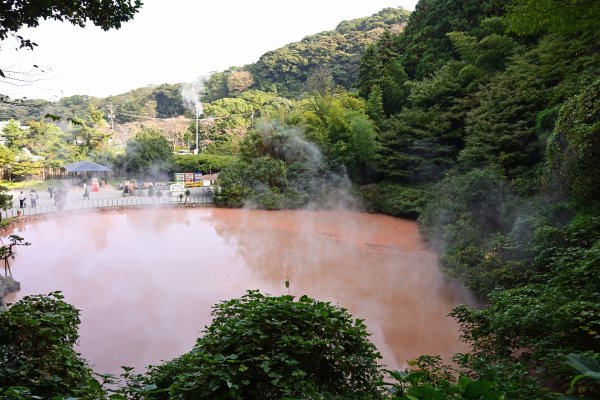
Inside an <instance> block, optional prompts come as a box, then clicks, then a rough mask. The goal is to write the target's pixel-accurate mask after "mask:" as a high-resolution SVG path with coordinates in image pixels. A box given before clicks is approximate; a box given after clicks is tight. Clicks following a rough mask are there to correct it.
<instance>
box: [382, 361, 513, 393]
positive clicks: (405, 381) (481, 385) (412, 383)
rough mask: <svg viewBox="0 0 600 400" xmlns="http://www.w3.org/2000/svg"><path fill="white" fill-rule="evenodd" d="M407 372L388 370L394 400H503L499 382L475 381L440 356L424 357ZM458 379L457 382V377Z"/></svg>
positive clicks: (413, 363) (388, 388)
mask: <svg viewBox="0 0 600 400" xmlns="http://www.w3.org/2000/svg"><path fill="white" fill-rule="evenodd" d="M409 364H410V369H409V370H407V371H388V374H389V375H390V378H391V380H392V381H393V382H390V383H387V384H386V386H387V390H388V391H389V392H391V393H392V395H391V396H390V399H391V400H451V399H457V400H504V398H505V397H504V394H502V392H500V391H498V390H497V389H496V387H497V385H498V384H497V383H496V382H493V381H486V380H473V379H471V378H470V377H468V376H466V375H462V376H459V371H457V370H455V369H454V368H452V367H449V366H447V365H444V364H443V363H442V361H441V359H440V358H439V357H431V356H421V357H419V358H418V359H417V360H413V361H411V362H409ZM457 376H458V379H457V378H456V377H457Z"/></svg>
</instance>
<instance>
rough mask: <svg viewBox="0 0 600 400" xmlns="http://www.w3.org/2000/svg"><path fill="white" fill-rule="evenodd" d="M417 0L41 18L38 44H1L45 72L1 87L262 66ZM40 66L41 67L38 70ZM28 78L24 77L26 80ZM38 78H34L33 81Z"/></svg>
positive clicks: (189, 4) (39, 91) (111, 87)
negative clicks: (97, 18) (286, 50)
mask: <svg viewBox="0 0 600 400" xmlns="http://www.w3.org/2000/svg"><path fill="white" fill-rule="evenodd" d="M416 2H417V0H369V1H363V0H360V1H358V0H350V1H348V0H305V1H302V2H297V1H282V0H278V1H277V0H255V1H248V0H222V1H208V2H204V1H198V0H170V1H161V0H144V3H145V4H144V5H143V6H142V9H141V11H140V12H139V13H138V14H137V15H136V16H135V18H134V19H133V21H130V22H127V23H124V24H123V26H122V27H121V29H119V30H110V31H108V32H104V31H102V30H101V29H99V28H96V27H94V26H88V27H87V28H85V29H82V28H78V27H74V26H72V25H70V24H69V23H65V22H63V23H61V22H55V21H42V22H41V23H40V26H39V27H37V28H32V29H25V30H22V31H21V32H20V34H22V35H23V36H25V37H26V38H29V39H32V40H33V41H34V42H36V43H37V44H38V45H39V46H38V47H36V48H35V50H33V51H29V50H20V51H14V50H13V48H14V47H15V46H14V43H13V42H12V41H10V40H7V41H4V42H0V46H1V49H0V68H2V69H3V70H11V71H15V70H16V71H22V72H28V71H31V70H33V71H39V70H43V71H44V73H41V74H40V73H38V72H35V74H36V75H35V76H32V75H31V74H27V76H28V77H29V79H30V80H32V81H33V82H31V83H25V84H24V85H23V86H15V85H7V84H6V83H4V82H1V83H0V93H2V94H4V95H9V96H10V97H12V98H22V97H26V98H44V99H47V100H58V99H60V98H61V97H65V96H71V95H74V94H85V95H92V96H98V97H105V96H109V95H116V94H120V93H124V92H126V91H128V90H131V89H135V88H138V87H143V86H147V85H153V84H161V83H183V82H192V81H195V80H196V79H197V78H198V77H199V76H201V75H207V74H208V73H210V72H212V71H222V70H225V69H227V68H229V67H231V66H243V65H246V64H251V63H253V62H256V61H257V60H258V58H259V57H260V56H261V55H262V54H264V53H265V52H267V51H270V50H275V49H277V48H279V47H282V46H284V45H285V44H288V43H291V42H296V41H299V40H301V39H302V38H303V37H305V36H308V35H312V34H315V33H319V32H321V31H326V30H333V29H335V27H336V26H337V24H338V23H340V22H341V21H344V20H349V19H354V18H360V17H366V16H370V15H372V14H374V13H377V12H379V11H380V10H381V9H383V8H386V7H399V6H401V7H404V8H405V9H407V10H414V7H415V4H416ZM34 64H35V65H38V66H39V68H38V69H36V68H34V67H32V66H33V65H34ZM27 76H25V77H24V78H25V79H28V78H27ZM31 78H33V79H31Z"/></svg>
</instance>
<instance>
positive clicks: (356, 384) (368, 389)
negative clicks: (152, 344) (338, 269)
mask: <svg viewBox="0 0 600 400" xmlns="http://www.w3.org/2000/svg"><path fill="white" fill-rule="evenodd" d="M212 317H213V321H212V323H211V325H210V326H208V327H207V328H206V330H205V332H204V334H203V336H202V337H200V338H199V339H198V340H197V342H196V346H195V347H194V349H193V350H192V351H190V352H189V353H187V354H184V355H183V356H181V357H179V358H176V359H174V360H172V361H169V362H167V363H164V364H162V365H159V366H156V367H152V368H151V369H150V370H149V373H148V374H147V377H146V378H145V379H146V380H147V382H148V383H153V384H156V385H157V386H158V388H160V389H162V388H164V389H168V394H167V393H164V394H157V395H156V396H152V395H151V396H149V398H151V399H152V398H156V399H160V398H163V399H167V398H181V399H197V398H205V397H208V398H212V399H246V398H253V399H280V398H323V397H325V398H344V399H375V398H380V395H379V393H378V390H377V388H376V382H377V381H378V380H379V379H380V372H379V367H378V366H377V364H376V361H377V359H378V358H379V357H380V356H379V354H378V353H377V352H376V350H375V346H374V345H373V344H372V343H371V342H369V341H368V340H367V337H368V334H367V332H366V327H365V325H364V323H363V322H362V321H361V320H354V319H352V317H351V316H350V314H348V312H347V311H346V310H345V309H342V308H340V307H338V306H334V305H332V304H330V303H324V302H320V301H316V300H313V299H311V298H309V297H307V296H302V297H300V298H299V299H298V300H295V299H294V297H293V296H280V297H270V296H265V295H263V294H261V293H259V292H258V291H249V292H247V293H246V295H244V296H242V297H241V298H239V299H233V300H228V301H224V302H221V303H219V304H217V305H215V306H214V308H213V312H212Z"/></svg>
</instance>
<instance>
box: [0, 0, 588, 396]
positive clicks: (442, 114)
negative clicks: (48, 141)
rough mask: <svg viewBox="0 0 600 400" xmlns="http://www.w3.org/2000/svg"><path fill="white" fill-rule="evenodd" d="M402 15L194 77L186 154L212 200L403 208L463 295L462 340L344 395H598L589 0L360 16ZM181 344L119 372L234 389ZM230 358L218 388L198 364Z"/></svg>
mask: <svg viewBox="0 0 600 400" xmlns="http://www.w3.org/2000/svg"><path fill="white" fill-rule="evenodd" d="M404 17H405V14H404V12H402V11H401V10H384V11H382V13H380V14H378V16H376V17H375V19H373V17H372V18H371V19H365V20H357V21H351V22H346V23H342V24H340V25H339V26H338V28H337V29H336V30H335V31H333V32H327V33H322V34H318V35H314V36H310V37H308V38H305V39H304V40H303V41H302V42H299V43H296V44H292V45H289V46H286V47H284V48H282V49H279V50H275V51H273V52H269V53H267V54H265V55H264V56H263V57H261V59H260V60H259V62H257V63H256V64H253V65H251V66H247V67H244V68H232V69H230V70H228V71H225V72H223V73H220V74H215V75H213V77H212V78H211V79H210V80H209V81H208V83H207V86H206V91H205V92H204V93H202V94H203V95H204V96H205V98H206V99H207V100H209V103H208V104H206V107H205V110H204V112H205V115H204V116H205V118H203V119H202V126H201V129H200V131H201V133H202V140H201V150H202V152H201V154H200V155H198V156H189V157H188V158H186V159H185V163H186V164H185V165H186V168H189V169H200V168H204V167H205V166H206V160H207V158H206V157H212V158H213V159H214V160H217V159H218V160H220V163H219V168H218V169H219V170H220V177H219V194H218V195H217V196H216V198H215V200H216V202H217V203H218V204H219V205H220V206H225V207H239V206H243V205H246V206H251V207H257V208H263V209H282V208H302V207H309V208H327V207H338V206H339V205H340V204H342V205H344V206H352V207H362V209H364V210H367V211H370V212H381V213H385V214H389V215H393V216H400V217H410V218H418V221H419V224H420V227H421V230H422V232H423V234H424V235H425V237H426V238H427V240H428V241H429V242H430V244H431V246H432V247H434V248H436V249H437V250H438V251H439V254H440V265H441V268H442V269H443V270H444V272H445V273H446V274H447V276H448V277H449V279H455V280H456V281H458V282H460V284H462V285H463V286H465V287H466V288H468V289H470V290H471V291H472V293H473V294H474V296H476V297H477V299H478V301H479V304H480V307H479V308H470V307H466V306H459V307H457V308H456V309H454V310H453V311H452V314H451V315H452V317H454V318H455V319H456V320H457V321H458V323H459V325H460V329H461V334H462V337H463V339H464V340H465V341H466V342H467V343H469V344H470V345H471V350H470V351H469V352H468V353H465V354H457V355H456V356H455V358H454V360H453V363H452V364H451V365H448V364H444V363H443V362H442V361H441V360H439V359H438V358H436V357H425V356H424V357H422V358H421V359H419V360H418V361H417V362H415V363H413V364H412V365H411V368H410V369H411V373H410V374H407V375H403V374H393V375H392V376H391V377H390V380H392V381H393V382H396V384H395V386H394V391H393V394H390V393H387V392H386V393H385V394H382V393H372V392H369V393H368V394H364V393H362V392H361V393H362V394H361V395H363V396H362V397H360V396H359V395H358V394H357V396H356V398H392V399H409V398H410V399H476V398H480V399H503V398H506V399H524V400H525V399H559V398H563V399H565V398H577V399H584V398H587V399H594V398H599V397H600V379H599V376H600V375H599V374H600V294H599V293H600V274H599V273H598V272H599V270H600V29H599V25H598V21H600V2H598V1H585V0H581V1H579V0H575V1H563V0H480V1H471V0H468V1H463V2H455V1H454V2H453V1H449V0H421V1H420V2H419V4H418V5H417V8H416V10H415V11H414V12H413V13H412V14H411V15H410V17H409V18H408V21H407V22H406V26H405V28H404V30H403V31H402V32H400V31H399V30H396V29H387V30H385V29H382V28H381V27H380V25H381V24H383V23H386V24H387V25H388V26H390V24H391V26H393V25H395V24H397V25H398V26H400V25H402V24H403V23H404V19H403V18H404ZM374 33H377V35H379V36H378V39H377V40H376V41H375V42H372V43H371V44H370V45H368V46H367V47H366V50H365V51H364V52H362V50H361V48H360V47H361V46H362V45H363V44H367V43H368V41H367V38H369V37H370V38H373V36H372V35H373V34H374ZM357 44H360V45H361V46H357V47H355V46H356V45H357ZM334 50H335V51H334ZM339 50H341V52H339ZM307 54H316V55H317V58H310V60H309V57H308V55H307ZM359 55H362V56H361V58H360V60H358V58H357V57H358V56H359ZM317 66H320V67H317ZM170 93H171V94H170V95H169V94H166V93H165V96H166V97H167V98H175V97H176V95H175V94H173V92H170ZM155 100H156V98H155ZM113 101H114V104H115V105H116V104H119V103H118V101H117V99H113ZM156 101H158V100H156ZM123 104H128V103H127V102H124V103H123ZM167 104H175V103H171V102H168V103H167ZM127 107H130V106H127ZM150 108H152V107H150ZM158 108H159V107H158V103H157V105H156V108H155V112H158V111H157V110H158ZM161 109H162V108H161ZM165 109H168V110H171V109H176V107H175V106H174V105H173V107H171V106H168V107H167V106H165ZM144 112H145V111H144V106H141V109H139V110H137V109H136V110H131V113H130V114H132V115H140V114H143V113H144ZM165 113H166V114H167V112H166V111H165ZM124 115H128V114H126V113H124ZM13 128H14V127H13ZM11 129H12V128H11ZM140 140H141V139H140ZM175 162H176V163H183V161H182V160H181V159H180V160H175ZM179 165H183V164H179ZM137 172H139V173H143V172H144V171H143V170H142V171H137ZM350 194H352V195H350ZM356 199H358V200H356ZM356 201H358V203H359V204H358V205H357V203H356ZM250 297H251V296H250ZM246 300H248V299H246ZM248 301H249V300H248ZM255 304H257V303H255ZM235 305H236V303H235V302H234V304H232V306H235ZM257 307H258V306H257ZM261 309H262V308H261ZM236 310H237V309H236ZM414 313H415V315H418V313H419V310H418V309H417V310H414ZM244 315H245V314H244ZM244 315H242V317H243V316H244ZM238 317H239V315H238ZM411 317H412V316H406V315H402V316H400V315H399V316H398V318H406V319H408V320H410V318H411ZM242 319H243V318H242ZM221 322H222V323H223V326H224V327H225V326H226V327H227V329H231V330H228V331H227V332H228V334H229V333H230V332H233V331H235V329H237V328H236V326H234V325H235V324H233V325H231V326H229V325H228V324H226V323H225V322H226V321H221ZM215 329H216V328H215ZM238 333H239V332H238ZM0 334H1V331H0ZM216 334H217V333H215V335H216ZM0 337H1V336H0ZM226 337H227V340H230V338H231V337H230V336H227V335H226ZM219 342H220V340H219V338H218V337H217V336H215V337H213V336H210V337H209V338H208V339H206V341H203V340H199V342H198V346H200V347H199V348H202V349H204V347H202V346H208V347H207V348H211V349H212V348H213V347H211V346H216V344H218V343H219ZM311 343H312V342H311ZM0 347H1V342H0ZM215 348H216V347H215ZM290 351H292V350H290ZM198 354H199V353H198V352H197V351H194V352H191V353H188V354H186V355H184V356H182V357H180V358H178V359H176V360H173V361H171V362H168V363H165V364H164V365H162V366H158V367H156V368H154V369H153V370H152V373H150V374H148V375H145V376H142V377H138V379H140V381H136V383H138V384H140V382H142V384H143V385H149V386H148V387H153V388H156V387H158V389H159V392H158V393H157V394H156V395H148V397H147V398H168V396H167V395H166V393H167V391H168V390H171V391H172V393H175V394H176V395H178V396H180V397H181V398H186V397H185V393H188V394H189V393H208V392H207V390H208V389H207V385H208V383H207V380H206V379H209V378H208V377H210V379H213V380H211V381H210V382H217V383H214V385H216V386H215V388H216V389H215V390H217V389H218V390H223V392H222V393H224V394H223V397H222V398H229V397H227V396H231V398H244V393H247V392H243V386H244V385H250V384H249V383H244V382H246V381H245V380H244V377H243V376H241V377H240V376H239V374H238V371H234V372H231V371H230V369H229V366H230V364H231V363H233V362H234V361H231V362H229V363H226V362H225V361H224V356H223V355H222V354H220V353H219V354H217V356H215V358H214V359H213V358H206V359H205V360H204V361H202V360H199V356H198ZM207 357H209V356H207ZM211 357H212V356H211ZM219 357H220V358H219ZM236 357H237V355H236ZM282 357H283V358H282V359H287V358H285V356H282ZM203 362H204V364H203ZM223 365H225V367H223ZM213 367H214V368H213ZM23 368H24V371H25V370H26V368H25V367H23ZM220 368H223V369H220ZM230 373H231V374H233V375H235V377H236V378H235V379H238V381H235V382H234V381H226V383H227V385H228V387H227V388H225V383H224V382H225V381H220V380H219V379H220V378H216V377H222V376H225V375H226V376H227V377H230V376H232V375H229V374H230ZM274 373H275V372H274ZM302 373H303V372H302V371H301V372H297V374H299V375H297V377H298V379H300V380H302V377H303V376H304V375H302ZM23 374H26V373H25V372H23ZM15 376H16V375H15ZM459 376H462V378H460V379H459V378H458V377H459ZM181 377H183V378H181ZM278 382H279V381H278ZM11 383H12V384H15V385H16V384H21V383H22V382H21V381H19V380H18V379H17V380H15V381H14V382H13V381H11ZM271 383H272V382H271ZM305 383H306V382H305V381H302V384H305ZM473 383H475V384H473ZM211 384H212V383H211ZM230 384H231V385H230ZM260 384H261V385H266V386H264V387H270V386H269V383H268V382H261V383H260ZM140 385H141V384H140ZM143 385H142V386H143ZM154 385H156V386H154ZM236 385H239V386H237V389H236V387H235V386H236ZM142 386H140V387H142ZM293 386H294V384H293V383H290V386H289V387H286V390H288V392H286V391H281V392H277V393H278V395H279V397H277V398H280V397H284V396H286V395H287V394H289V393H290V392H289V391H290V390H292V389H290V387H293ZM144 387H146V386H144ZM240 388H242V389H240ZM261 388H263V386H261ZM161 389H164V390H163V391H160V390H161ZM313 389H314V387H313V386H311V390H313ZM315 390H316V389H315ZM317 392H318V390H317ZM220 393H221V392H220ZM311 394H314V393H313V392H311ZM321 395H322V397H315V398H340V397H335V396H332V395H331V393H329V392H328V393H321ZM236 396H237V397H236ZM315 396H317V395H316V394H315ZM328 396H329V397H328ZM344 396H348V397H344ZM386 396H389V397H386ZM408 396H412V397H408ZM503 396H504V397H503ZM188 398H192V397H188ZM341 398H350V395H349V394H348V393H346V392H344V395H343V396H342V397H341Z"/></svg>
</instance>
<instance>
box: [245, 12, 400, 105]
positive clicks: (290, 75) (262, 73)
mask: <svg viewBox="0 0 600 400" xmlns="http://www.w3.org/2000/svg"><path fill="white" fill-rule="evenodd" d="M407 18H408V12H407V11H405V10H403V9H401V8H388V9H384V10H382V11H381V12H379V13H377V14H374V15H373V16H371V17H369V18H362V19H359V20H352V21H344V22H342V23H341V24H340V25H339V26H338V27H337V28H336V30H334V31H329V32H322V33H319V34H316V35H312V36H308V37H305V38H304V39H302V41H300V42H297V43H291V44H288V45H286V46H284V47H282V48H280V49H277V50H274V51H270V52H268V53H265V54H263V55H262V56H261V57H260V59H259V60H258V62H257V63H256V64H254V65H252V66H250V69H251V71H252V72H253V74H254V77H255V79H256V81H257V84H258V87H259V88H261V89H263V90H268V91H276V92H277V93H279V94H281V95H284V96H287V97H297V96H298V95H299V94H300V93H301V92H302V91H303V89H304V88H305V84H306V82H307V80H308V78H309V77H310V76H314V74H315V71H318V70H319V69H320V68H322V67H327V68H328V69H329V71H330V72H331V78H332V80H333V84H334V85H336V86H337V85H339V86H342V87H344V88H346V89H349V88H350V87H351V86H352V85H353V84H354V82H355V80H356V77H357V73H358V67H359V63H360V55H361V54H362V52H363V51H364V49H365V48H366V47H367V46H368V45H369V44H371V43H373V41H374V40H375V39H376V38H377V37H378V36H379V35H381V34H382V32H383V31H384V29H386V28H388V29H389V28H392V29H396V30H398V29H399V28H400V27H401V26H403V24H404V23H405V22H406V20H407Z"/></svg>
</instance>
